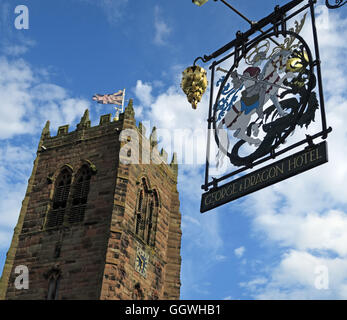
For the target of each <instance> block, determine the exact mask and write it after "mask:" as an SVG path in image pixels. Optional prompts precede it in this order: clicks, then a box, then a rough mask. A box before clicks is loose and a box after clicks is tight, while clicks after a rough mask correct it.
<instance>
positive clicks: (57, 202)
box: [46, 168, 71, 228]
mask: <svg viewBox="0 0 347 320" xmlns="http://www.w3.org/2000/svg"><path fill="white" fill-rule="evenodd" d="M70 186H71V171H70V170H69V169H67V168H64V169H63V170H62V171H61V173H60V174H59V176H58V178H57V180H56V183H55V190H54V196H53V204H52V210H51V211H50V213H49V215H48V220H47V223H46V227H48V228H52V227H56V226H60V225H62V224H63V222H64V215H65V211H66V207H67V201H68V198H69V193H70Z"/></svg>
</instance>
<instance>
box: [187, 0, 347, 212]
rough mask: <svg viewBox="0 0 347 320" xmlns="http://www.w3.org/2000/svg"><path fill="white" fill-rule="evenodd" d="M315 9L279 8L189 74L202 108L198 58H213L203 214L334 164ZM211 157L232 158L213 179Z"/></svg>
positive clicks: (220, 161)
mask: <svg viewBox="0 0 347 320" xmlns="http://www.w3.org/2000/svg"><path fill="white" fill-rule="evenodd" d="M221 1H222V2H223V3H224V4H227V5H228V7H230V8H232V7H231V6H230V5H229V4H228V3H227V2H226V1H225V0H221ZM341 3H342V1H340V3H339V4H341ZM314 6H315V1H311V0H294V1H290V2H288V3H287V4H285V5H283V6H282V7H280V6H277V7H276V8H275V10H274V12H272V13H271V14H270V15H269V16H267V17H265V18H263V19H262V20H260V21H258V22H251V21H249V22H250V24H251V28H250V29H249V30H248V31H246V32H244V33H241V32H240V31H239V32H237V34H236V38H235V39H234V40H233V41H231V42H229V43H228V44H226V45H225V46H224V47H222V48H221V49H219V50H217V51H216V52H214V53H212V54H211V55H208V56H206V55H205V56H204V57H199V58H197V59H196V60H195V62H194V65H193V66H191V67H189V68H187V69H186V70H185V72H184V73H183V79H182V83H181V86H182V89H183V90H184V92H185V93H186V94H187V96H188V100H189V102H190V103H191V104H192V106H193V108H194V109H196V108H197V103H198V102H199V101H200V99H201V96H202V94H203V93H204V91H205V89H206V86H207V79H206V71H205V70H204V69H203V68H202V67H200V66H198V65H196V63H197V61H199V60H202V61H203V62H205V63H206V62H209V61H211V60H213V62H212V64H211V66H210V70H211V72H210V73H211V77H210V84H209V85H210V104H209V115H208V120H207V121H208V137H207V157H206V168H205V183H204V184H203V185H202V189H203V190H204V191H205V193H203V195H202V201H201V208H200V211H201V212H205V211H208V210H210V209H213V208H215V207H218V206H220V205H222V204H225V203H228V202H230V201H232V200H235V199H238V198H240V197H242V196H245V195H247V194H249V193H251V192H254V191H257V190H259V189H262V188H264V187H267V186H269V185H272V184H274V183H277V182H279V181H282V180H284V179H287V178H289V177H292V176H294V175H297V174H299V173H302V172H304V171H307V170H310V169H312V168H314V167H316V166H319V165H321V164H323V163H326V162H327V161H328V157H327V143H326V141H325V139H326V138H327V136H328V134H329V133H330V132H331V130H332V129H331V128H330V127H327V123H326V116H325V108H324V96H323V86H322V76H321V66H320V56H319V47H318V38H317V30H316V24H315V7H314ZM327 6H328V1H327ZM328 7H329V6H328ZM232 9H233V10H234V11H235V12H237V11H236V9H234V8H232ZM237 13H239V12H237ZM239 14H240V13H239ZM240 15H241V14H240ZM245 19H246V18H245ZM303 30H306V32H305V33H304V32H303ZM308 31H309V32H308ZM303 34H305V35H306V37H307V36H310V39H305V38H304V35H303ZM309 43H312V44H313V45H311V46H310V45H309ZM308 132H310V134H308ZM212 144H214V145H212ZM294 149H295V150H294ZM212 150H216V152H215V153H213V152H212ZM212 159H213V161H214V164H215V167H216V168H220V167H223V165H225V163H226V162H227V163H228V171H227V173H226V174H224V175H222V176H211V174H210V166H211V163H212ZM229 168H230V170H229ZM214 171H215V170H214Z"/></svg>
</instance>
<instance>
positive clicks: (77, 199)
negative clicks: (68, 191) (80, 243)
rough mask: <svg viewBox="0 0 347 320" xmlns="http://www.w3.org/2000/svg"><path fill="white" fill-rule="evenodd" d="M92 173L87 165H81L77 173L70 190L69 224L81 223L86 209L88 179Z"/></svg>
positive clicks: (88, 187)
mask: <svg viewBox="0 0 347 320" xmlns="http://www.w3.org/2000/svg"><path fill="white" fill-rule="evenodd" d="M91 177H92V173H91V171H90V169H89V167H88V166H87V165H83V166H82V168H81V169H80V170H79V171H78V173H77V175H76V178H75V182H74V184H73V189H72V200H71V208H70V212H69V218H68V219H69V223H75V222H81V221H83V219H84V213H85V210H86V207H87V201H88V193H89V189H90V179H91Z"/></svg>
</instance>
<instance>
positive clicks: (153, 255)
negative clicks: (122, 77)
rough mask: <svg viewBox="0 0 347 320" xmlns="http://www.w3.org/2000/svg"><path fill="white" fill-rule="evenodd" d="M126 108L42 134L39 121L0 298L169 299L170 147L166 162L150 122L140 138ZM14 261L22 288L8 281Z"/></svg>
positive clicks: (173, 217) (174, 205) (174, 284)
mask: <svg viewBox="0 0 347 320" xmlns="http://www.w3.org/2000/svg"><path fill="white" fill-rule="evenodd" d="M134 116H135V114H134V110H133V102H132V100H130V101H129V104H128V106H127V107H126V109H125V111H124V113H122V114H120V117H119V120H113V121H111V115H110V114H109V115H104V116H101V118H100V124H99V125H97V126H94V127H91V122H90V120H89V112H88V110H86V112H85V113H84V115H83V117H82V118H81V121H80V123H79V124H78V125H77V128H76V130H75V131H72V132H69V130H68V125H65V126H61V127H59V129H58V132H57V136H54V137H51V135H50V131H49V121H48V122H47V124H46V126H45V128H44V129H43V131H42V135H41V139H40V142H39V146H38V151H37V157H36V159H35V161H34V166H33V171H32V175H31V177H30V179H29V181H28V188H27V192H26V194H25V198H24V200H23V203H22V209H21V212H20V216H19V219H18V223H17V226H16V228H15V232H14V235H13V238H12V243H11V247H10V249H9V251H8V253H7V260H6V263H5V266H4V270H3V274H2V278H1V282H0V299H94V300H97V299H102V300H108V299H145V300H146V299H179V297H180V267H181V256H180V246H181V214H180V211H179V205H180V203H179V196H178V192H177V170H178V168H177V161H176V155H175V154H174V155H173V158H172V161H171V163H170V164H168V163H167V153H166V152H165V151H164V150H163V149H162V150H161V151H160V152H158V150H157V138H156V129H155V128H153V131H152V133H151V135H150V138H149V139H147V138H146V137H145V128H144V126H142V124H141V123H140V124H139V125H138V126H137V125H136V121H135V118H134ZM129 159H130V160H132V161H130V160H129ZM134 159H135V161H134ZM129 162H132V163H129ZM19 266H24V267H26V268H27V270H28V288H27V289H18V288H16V278H17V277H18V275H19V274H18V271H16V270H17V269H16V268H17V267H19Z"/></svg>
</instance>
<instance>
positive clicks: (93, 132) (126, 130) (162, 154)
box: [38, 99, 178, 176]
mask: <svg viewBox="0 0 347 320" xmlns="http://www.w3.org/2000/svg"><path fill="white" fill-rule="evenodd" d="M107 136H110V138H112V136H117V140H118V141H120V143H121V148H122V147H124V146H125V148H129V149H133V150H131V151H129V154H133V152H134V150H136V152H137V150H138V157H135V161H134V162H133V163H134V164H135V163H137V162H138V164H158V165H159V164H164V165H167V166H168V167H169V168H170V169H171V171H172V172H173V173H174V175H175V176H177V173H178V165H177V154H176V153H175V152H174V153H173V155H172V158H171V161H170V162H169V161H168V153H167V152H166V151H165V150H164V149H163V148H161V150H160V151H159V150H158V137H157V129H156V127H153V128H152V132H151V134H150V136H149V138H147V137H146V128H145V126H144V125H143V124H142V122H139V124H138V126H137V125H136V120H135V112H134V109H133V100H132V99H130V101H129V104H128V106H127V107H126V108H125V110H124V112H123V113H121V114H120V115H119V119H113V120H112V115H111V114H105V115H101V116H100V120H99V124H98V125H96V126H91V121H90V119H89V110H88V109H87V110H85V112H84V114H83V116H82V117H81V121H80V122H79V123H78V124H77V126H76V129H75V130H73V131H69V124H65V125H62V126H59V127H58V130H57V134H56V135H55V136H51V134H50V121H47V122H46V125H45V127H44V128H43V130H42V134H41V139H40V143H39V148H38V152H47V151H50V150H53V149H57V148H62V147H67V146H69V145H71V146H72V145H76V144H79V143H82V142H83V141H85V142H87V141H89V140H95V139H101V140H102V138H104V137H107ZM137 159H138V161H137ZM130 163H131V161H130Z"/></svg>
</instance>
